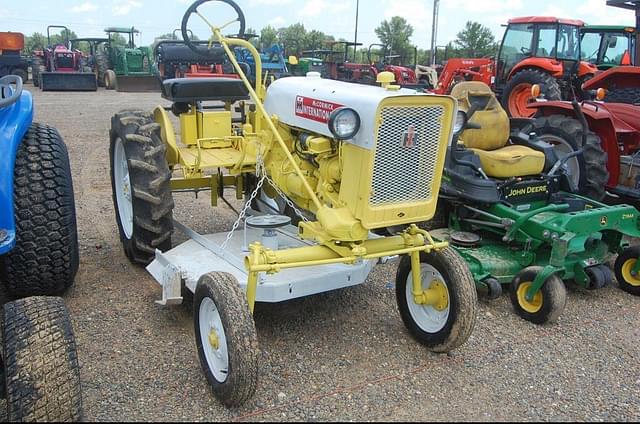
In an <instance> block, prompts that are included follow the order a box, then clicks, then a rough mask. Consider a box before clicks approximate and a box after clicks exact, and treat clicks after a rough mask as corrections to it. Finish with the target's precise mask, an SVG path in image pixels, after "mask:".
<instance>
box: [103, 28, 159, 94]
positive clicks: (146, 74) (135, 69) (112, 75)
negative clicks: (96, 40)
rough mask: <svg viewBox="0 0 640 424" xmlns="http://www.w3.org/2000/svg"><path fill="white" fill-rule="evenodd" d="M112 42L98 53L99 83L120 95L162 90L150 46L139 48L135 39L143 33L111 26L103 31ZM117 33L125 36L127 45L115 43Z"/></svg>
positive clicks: (106, 44)
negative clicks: (118, 92) (122, 93)
mask: <svg viewBox="0 0 640 424" xmlns="http://www.w3.org/2000/svg"><path fill="white" fill-rule="evenodd" d="M104 31H105V32H106V33H107V35H108V39H109V41H108V42H107V43H105V44H104V48H103V49H102V50H101V51H99V52H98V53H97V54H96V64H97V67H98V81H99V83H100V85H103V86H104V87H105V88H106V89H107V90H114V89H115V90H118V91H120V92H133V93H136V92H147V91H160V80H159V79H158V77H157V73H156V72H155V70H154V65H153V53H152V51H151V48H150V47H136V45H135V41H134V36H135V35H136V34H140V31H138V30H137V29H135V28H133V27H131V28H117V27H111V28H107V29H105V30H104ZM115 34H126V36H127V38H128V42H127V44H126V45H124V46H123V45H118V44H116V43H115V42H114V35H115Z"/></svg>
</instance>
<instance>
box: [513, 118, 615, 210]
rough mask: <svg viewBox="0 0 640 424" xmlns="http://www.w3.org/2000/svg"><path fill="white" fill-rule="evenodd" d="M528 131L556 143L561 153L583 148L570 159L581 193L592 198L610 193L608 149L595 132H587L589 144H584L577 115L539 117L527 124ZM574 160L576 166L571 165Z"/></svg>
mask: <svg viewBox="0 0 640 424" xmlns="http://www.w3.org/2000/svg"><path fill="white" fill-rule="evenodd" d="M523 132H525V133H535V134H536V135H537V136H538V137H540V138H541V139H542V140H544V141H546V142H548V143H550V144H553V145H554V149H556V152H557V153H559V154H562V153H565V154H568V153H570V151H571V152H572V151H577V150H579V149H580V148H582V149H583V154H582V155H581V156H578V157H576V158H574V159H571V160H569V161H568V162H567V165H569V168H570V170H571V172H577V173H578V174H579V175H570V177H573V178H574V182H577V185H578V194H581V195H584V196H586V197H588V198H590V199H594V200H602V199H604V198H605V196H606V194H607V191H606V190H607V184H608V183H609V171H608V169H607V162H608V159H607V157H608V156H607V153H606V152H605V151H604V150H603V149H602V142H601V140H600V137H598V135H596V134H595V133H594V132H592V131H589V132H588V133H587V144H586V145H584V146H583V145H582V136H583V130H582V125H581V124H580V122H578V121H577V120H576V119H574V118H571V117H569V116H564V115H551V116H548V117H547V116H545V117H541V118H537V119H536V120H535V121H533V122H532V124H531V125H530V126H528V127H527V128H526V129H525V130H523ZM572 164H573V166H572Z"/></svg>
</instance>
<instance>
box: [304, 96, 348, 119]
mask: <svg viewBox="0 0 640 424" xmlns="http://www.w3.org/2000/svg"><path fill="white" fill-rule="evenodd" d="M341 107H343V106H342V105H339V104H337V103H331V102H325V101H323V100H316V99H310V98H308V97H303V96H297V97H296V116H299V117H301V118H305V119H310V120H312V121H316V122H322V123H323V124H326V123H328V122H329V117H330V116H331V112H333V111H334V110H336V109H339V108H341Z"/></svg>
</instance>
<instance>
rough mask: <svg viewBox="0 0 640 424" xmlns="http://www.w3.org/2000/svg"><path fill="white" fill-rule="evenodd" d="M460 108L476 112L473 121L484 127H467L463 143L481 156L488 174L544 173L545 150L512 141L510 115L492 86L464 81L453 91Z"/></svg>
mask: <svg viewBox="0 0 640 424" xmlns="http://www.w3.org/2000/svg"><path fill="white" fill-rule="evenodd" d="M451 96H453V97H454V98H455V99H456V100H457V101H458V105H459V108H460V110H463V111H465V112H469V111H470V110H471V109H472V108H473V109H474V110H476V112H475V113H474V114H473V116H471V119H470V122H472V123H475V124H479V125H480V126H481V127H482V129H479V130H466V131H465V132H464V133H462V135H461V136H460V142H461V143H463V144H464V145H465V147H467V148H468V149H469V150H471V151H473V152H474V153H475V154H476V155H477V156H478V157H479V158H480V163H481V165H482V169H483V170H484V172H485V173H486V174H487V176H489V177H492V178H498V179H508V178H514V177H527V176H531V175H539V174H542V173H543V172H544V168H545V163H546V158H545V155H544V153H542V152H539V151H537V150H534V149H532V148H529V147H526V146H520V145H512V144H510V143H509V138H510V137H509V135H510V131H511V128H510V123H509V116H508V115H507V113H506V112H505V111H504V109H503V108H502V106H500V103H499V102H498V100H497V99H496V96H495V94H493V92H492V91H491V88H489V86H487V85H486V84H484V83H481V82H462V83H459V84H457V85H456V86H455V87H454V88H453V90H452V91H451Z"/></svg>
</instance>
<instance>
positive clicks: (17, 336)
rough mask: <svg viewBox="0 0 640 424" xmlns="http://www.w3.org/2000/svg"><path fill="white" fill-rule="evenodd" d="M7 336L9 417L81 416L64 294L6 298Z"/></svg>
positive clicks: (57, 419)
mask: <svg viewBox="0 0 640 424" xmlns="http://www.w3.org/2000/svg"><path fill="white" fill-rule="evenodd" d="M2 341H3V357H2V358H3V360H4V377H5V382H6V386H5V388H6V398H7V419H8V421H10V422H16V421H20V422H22V421H39V422H44V421H50V422H74V421H75V422H77V421H79V420H80V419H81V414H82V393H81V386H80V366H79V364H78V355H77V353H76V344H75V338H74V335H73V328H72V327H71V320H70V318H69V312H68V311H67V308H66V307H65V305H64V303H63V301H62V299H60V298H57V297H55V298H53V297H31V298H28V299H23V300H18V301H16V302H10V303H7V304H5V305H4V315H3V321H2Z"/></svg>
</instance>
